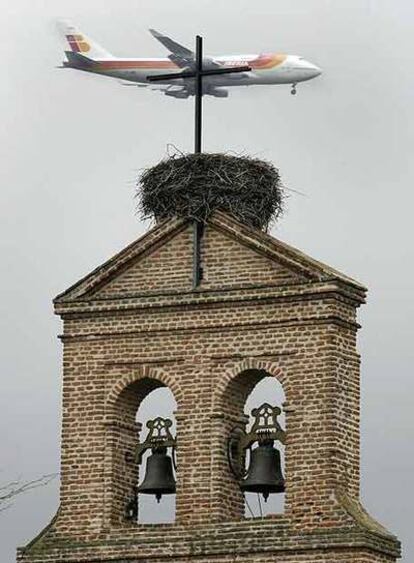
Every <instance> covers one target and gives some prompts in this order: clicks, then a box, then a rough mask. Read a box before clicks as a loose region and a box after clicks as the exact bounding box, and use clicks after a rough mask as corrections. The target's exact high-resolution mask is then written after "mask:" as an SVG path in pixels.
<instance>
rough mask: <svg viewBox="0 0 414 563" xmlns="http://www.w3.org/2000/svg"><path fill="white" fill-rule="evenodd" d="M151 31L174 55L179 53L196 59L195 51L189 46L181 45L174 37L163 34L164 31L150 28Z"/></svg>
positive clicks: (190, 58)
mask: <svg viewBox="0 0 414 563" xmlns="http://www.w3.org/2000/svg"><path fill="white" fill-rule="evenodd" d="M149 32H150V33H151V35H152V36H153V37H155V39H156V40H157V41H159V42H160V43H161V44H162V45H164V47H165V48H166V49H168V50H169V51H171V53H172V54H173V55H178V56H179V57H183V58H186V59H189V60H194V53H193V51H191V50H190V49H187V47H184V46H183V45H180V44H179V43H177V42H176V41H173V40H172V39H170V38H169V37H167V36H166V35H163V34H162V33H160V32H159V31H157V30H155V29H150V30H149Z"/></svg>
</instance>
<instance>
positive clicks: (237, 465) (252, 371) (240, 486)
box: [214, 361, 287, 520]
mask: <svg viewBox="0 0 414 563" xmlns="http://www.w3.org/2000/svg"><path fill="white" fill-rule="evenodd" d="M283 382H284V373H283V372H282V370H281V368H279V367H278V366H274V365H272V364H269V363H267V362H260V361H259V362H257V363H253V362H246V363H245V364H244V365H243V364H242V366H241V369H240V370H239V371H238V372H237V371H236V370H235V369H233V370H231V371H229V372H228V375H227V383H226V384H225V386H223V388H222V389H221V390H219V393H220V396H219V403H218V405H219V408H220V417H217V419H215V420H216V423H215V426H216V428H217V430H216V432H217V434H218V436H219V437H220V438H219V440H218V441H217V451H216V452H215V456H216V458H217V463H216V466H217V472H216V473H215V475H214V481H215V483H216V488H215V489H214V490H215V492H216V494H215V497H214V511H215V513H216V515H217V516H216V517H217V519H222V520H223V519H224V520H232V519H242V518H245V517H247V518H249V517H250V518H253V517H254V518H260V517H262V516H266V515H268V514H279V513H281V512H284V511H285V510H284V497H285V495H284V493H282V492H278V493H276V490H277V491H279V490H283V489H284V484H285V483H284V480H286V475H285V473H284V468H285V460H284V447H283V446H282V445H281V443H280V442H279V439H282V440H283V441H285V437H286V436H285V431H286V428H285V417H284V416H283V408H282V406H283V404H284V402H285V394H284V391H283V387H282V385H283ZM286 398H287V397H286ZM264 403H267V404H268V405H269V408H270V410H271V411H272V412H273V411H274V414H275V416H273V417H272V420H276V421H277V422H278V423H279V425H280V426H278V427H276V426H275V429H274V431H273V430H272V431H271V435H267V437H266V439H265V441H263V440H259V441H258V442H260V444H261V445H262V446H269V450H271V451H270V453H269V451H267V450H266V452H264V448H262V449H261V450H260V451H261V453H264V454H269V456H268V457H271V458H272V460H273V461H272V465H271V467H278V468H279V474H280V479H279V485H278V486H276V480H275V481H272V487H271V489H270V488H269V490H267V491H262V494H263V492H264V493H265V494H266V495H267V493H269V497H268V501H267V503H265V502H264V499H263V498H261V505H260V504H259V500H258V498H257V495H252V494H250V492H247V491H248V490H249V491H250V490H252V488H249V489H248V487H246V483H245V482H244V480H245V479H246V478H247V475H248V473H249V472H248V471H247V470H248V468H249V458H250V453H251V450H250V448H254V449H256V448H257V444H256V440H255V439H254V438H255V432H256V430H258V427H257V426H256V427H254V424H253V423H254V417H252V415H251V412H252V410H253V409H255V408H258V407H260V406H263V404H264ZM274 409H276V410H274ZM279 409H280V412H279ZM269 420H270V419H269ZM262 437H263V435H262ZM269 442H270V443H269ZM276 449H277V452H275V450H276ZM223 450H224V451H226V457H225V458H224V456H223ZM279 456H280V460H279ZM256 457H257V456H256ZM262 459H263V458H262ZM269 465H270V464H269ZM256 467H257V465H256ZM275 473H277V471H275ZM283 478H284V479H283ZM273 485H274V486H273ZM275 497H279V498H275ZM246 498H247V502H248V503H249V505H250V509H249V507H248V506H247V503H246V500H245V499H246Z"/></svg>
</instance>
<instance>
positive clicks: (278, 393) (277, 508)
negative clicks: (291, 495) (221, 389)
mask: <svg viewBox="0 0 414 563" xmlns="http://www.w3.org/2000/svg"><path fill="white" fill-rule="evenodd" d="M284 402H285V394H284V392H283V387H282V385H281V384H280V383H279V381H278V380H277V379H276V378H275V377H272V376H269V375H268V374H267V375H265V376H264V377H263V378H262V379H261V380H260V381H259V383H257V384H256V386H255V387H254V389H253V390H252V392H251V393H250V395H249V396H248V398H247V400H246V403H245V406H244V414H245V415H246V416H248V417H249V423H248V425H247V431H249V430H250V428H251V426H252V424H253V418H252V411H253V410H254V409H258V407H260V405H262V404H263V403H269V404H270V405H272V406H275V407H279V408H280V409H281V413H280V415H279V416H278V418H277V421H278V423H279V424H280V426H281V427H282V429H283V430H286V417H285V414H284V412H283V408H282V405H283V403H284ZM257 447H258V445H257V443H256V444H255V445H254V446H253V449H256V448H257ZM274 447H275V448H276V449H277V450H278V451H279V453H280V458H281V470H282V474H283V475H285V447H284V445H283V444H282V443H281V442H276V443H275V444H274ZM246 464H247V465H248V464H249V459H247V460H246ZM244 498H245V516H246V518H257V517H261V516H267V515H270V514H282V513H283V512H284V505H285V493H284V492H279V493H277V494H270V495H269V497H268V499H267V501H266V502H264V499H263V496H262V495H260V494H259V493H252V492H245V493H244Z"/></svg>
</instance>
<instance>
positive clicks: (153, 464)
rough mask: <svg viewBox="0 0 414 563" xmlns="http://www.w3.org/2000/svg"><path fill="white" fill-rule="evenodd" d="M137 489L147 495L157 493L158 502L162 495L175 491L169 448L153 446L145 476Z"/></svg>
mask: <svg viewBox="0 0 414 563" xmlns="http://www.w3.org/2000/svg"><path fill="white" fill-rule="evenodd" d="M137 491H138V493H143V494H145V495H155V498H156V499H157V502H160V499H161V497H162V495H172V494H174V493H175V479H174V473H173V464H172V459H171V457H170V456H168V455H167V448H165V447H163V446H157V447H154V448H152V453H151V455H150V456H149V457H148V459H147V466H146V469H145V478H144V480H143V482H142V483H141V485H140V486H139V487H138V489H137Z"/></svg>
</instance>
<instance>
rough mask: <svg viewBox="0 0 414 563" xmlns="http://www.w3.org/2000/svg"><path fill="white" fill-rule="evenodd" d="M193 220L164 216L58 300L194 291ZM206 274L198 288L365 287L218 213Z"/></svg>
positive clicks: (206, 247)
mask: <svg viewBox="0 0 414 563" xmlns="http://www.w3.org/2000/svg"><path fill="white" fill-rule="evenodd" d="M193 236H194V231H193V228H192V224H191V222H188V221H185V220H180V219H174V220H170V221H164V222H163V223H161V224H159V225H157V226H156V227H155V228H154V229H152V230H151V231H149V232H148V233H147V234H146V235H144V236H143V237H141V238H140V239H138V240H137V241H135V242H133V243H132V244H131V245H129V246H128V247H127V248H125V249H124V250H123V251H121V252H120V253H119V254H117V255H116V256H114V257H113V258H112V259H110V260H109V261H108V262H106V263H105V264H103V265H102V266H100V267H99V268H97V269H96V270H94V271H93V272H92V273H91V274H89V275H88V276H86V277H85V278H83V279H82V280H80V281H79V282H78V283H77V284H75V285H74V286H72V287H71V288H69V289H68V290H67V291H66V292H64V293H62V294H61V295H59V296H58V297H57V298H56V300H55V301H56V302H57V303H59V302H68V301H74V300H75V301H76V300H78V299H81V300H85V299H88V300H94V299H111V298H117V299H119V298H128V297H129V296H136V295H148V294H159V293H168V292H174V293H177V292H183V293H186V292H191V291H192V288H193V286H192V275H193ZM200 259H201V266H202V269H203V278H202V281H201V283H200V285H199V286H198V288H197V291H203V290H205V291H211V290H220V289H224V290H227V289H231V288H243V287H263V286H279V285H280V286H292V285H300V284H305V283H306V284H309V283H312V282H321V281H325V280H332V279H336V280H340V281H342V282H343V283H346V284H350V285H353V286H354V287H355V288H358V289H359V290H361V291H363V290H364V288H363V286H361V285H360V284H358V283H357V282H355V281H354V280H352V279H350V278H348V277H347V276H344V275H343V274H341V273H339V272H336V271H335V270H333V269H332V268H330V267H328V266H326V265H324V264H321V263H320V262H317V261H315V260H313V259H312V258H310V257H308V256H306V255H305V254H303V253H301V252H299V251H297V250H296V249H294V248H292V247H290V246H288V245H286V244H285V243H282V242H281V241H279V240H277V239H275V238H273V237H271V236H269V235H266V234H264V233H262V232H261V231H257V230H254V229H250V228H248V227H245V226H244V225H241V224H240V223H238V222H237V221H235V220H234V219H232V218H230V217H229V216H227V215H225V214H224V213H216V214H214V216H213V217H212V218H211V219H210V221H209V222H208V223H207V225H206V227H205V229H204V235H203V237H202V244H201V254H200Z"/></svg>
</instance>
